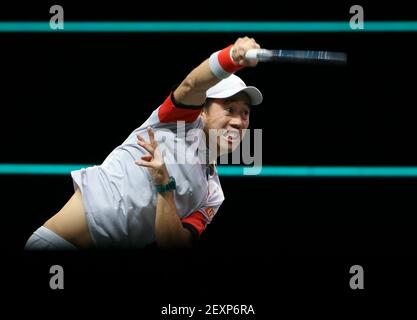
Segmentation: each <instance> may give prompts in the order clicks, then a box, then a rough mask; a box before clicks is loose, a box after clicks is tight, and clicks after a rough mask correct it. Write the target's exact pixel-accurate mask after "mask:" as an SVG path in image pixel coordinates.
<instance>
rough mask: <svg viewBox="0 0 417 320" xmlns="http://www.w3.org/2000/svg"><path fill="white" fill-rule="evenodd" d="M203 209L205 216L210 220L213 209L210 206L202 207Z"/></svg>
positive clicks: (212, 215)
mask: <svg viewBox="0 0 417 320" xmlns="http://www.w3.org/2000/svg"><path fill="white" fill-rule="evenodd" d="M204 211H205V212H206V215H207V218H209V220H210V221H211V219H213V217H214V209H213V208H212V207H207V208H205V209H204Z"/></svg>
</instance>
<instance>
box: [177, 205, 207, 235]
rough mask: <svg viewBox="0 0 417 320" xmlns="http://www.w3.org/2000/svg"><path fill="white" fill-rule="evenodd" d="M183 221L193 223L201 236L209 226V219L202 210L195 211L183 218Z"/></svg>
mask: <svg viewBox="0 0 417 320" xmlns="http://www.w3.org/2000/svg"><path fill="white" fill-rule="evenodd" d="M181 222H182V223H188V224H191V225H192V226H193V227H194V228H195V229H196V230H197V232H198V235H199V236H201V234H202V233H203V231H204V230H205V229H206V226H207V221H206V219H205V218H204V216H203V214H202V213H201V212H200V211H194V212H193V213H192V214H190V215H189V216H188V217H186V218H184V219H181Z"/></svg>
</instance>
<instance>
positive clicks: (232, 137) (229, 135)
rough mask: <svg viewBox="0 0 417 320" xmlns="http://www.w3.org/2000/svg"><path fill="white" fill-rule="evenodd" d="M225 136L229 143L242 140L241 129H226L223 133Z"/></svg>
mask: <svg viewBox="0 0 417 320" xmlns="http://www.w3.org/2000/svg"><path fill="white" fill-rule="evenodd" d="M222 136H223V138H225V139H226V140H227V142H229V143H233V142H238V141H240V134H239V131H236V130H233V131H227V130H225V131H224V132H223V134H222Z"/></svg>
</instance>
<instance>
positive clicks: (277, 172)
mask: <svg viewBox="0 0 417 320" xmlns="http://www.w3.org/2000/svg"><path fill="white" fill-rule="evenodd" d="M90 166H92V165H87V164H84V165H83V164H0V175H68V174H69V173H70V172H71V171H72V170H78V169H81V168H87V167H90ZM245 169H246V170H248V169H250V167H243V166H218V172H219V175H220V176H224V177H247V178H252V177H289V178H296V177H302V178H323V177H336V178H337V177H341V178H372V177H382V178H391V177H392V178H395V177H400V178H415V177H417V167H290V166H264V167H261V170H260V172H259V174H257V175H244V170H245Z"/></svg>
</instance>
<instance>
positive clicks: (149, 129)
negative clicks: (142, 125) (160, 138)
mask: <svg viewBox="0 0 417 320" xmlns="http://www.w3.org/2000/svg"><path fill="white" fill-rule="evenodd" d="M147 131H148V135H149V139H150V142H151V144H152V145H153V146H154V145H155V133H154V132H153V130H152V128H151V127H148V129H147Z"/></svg>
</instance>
